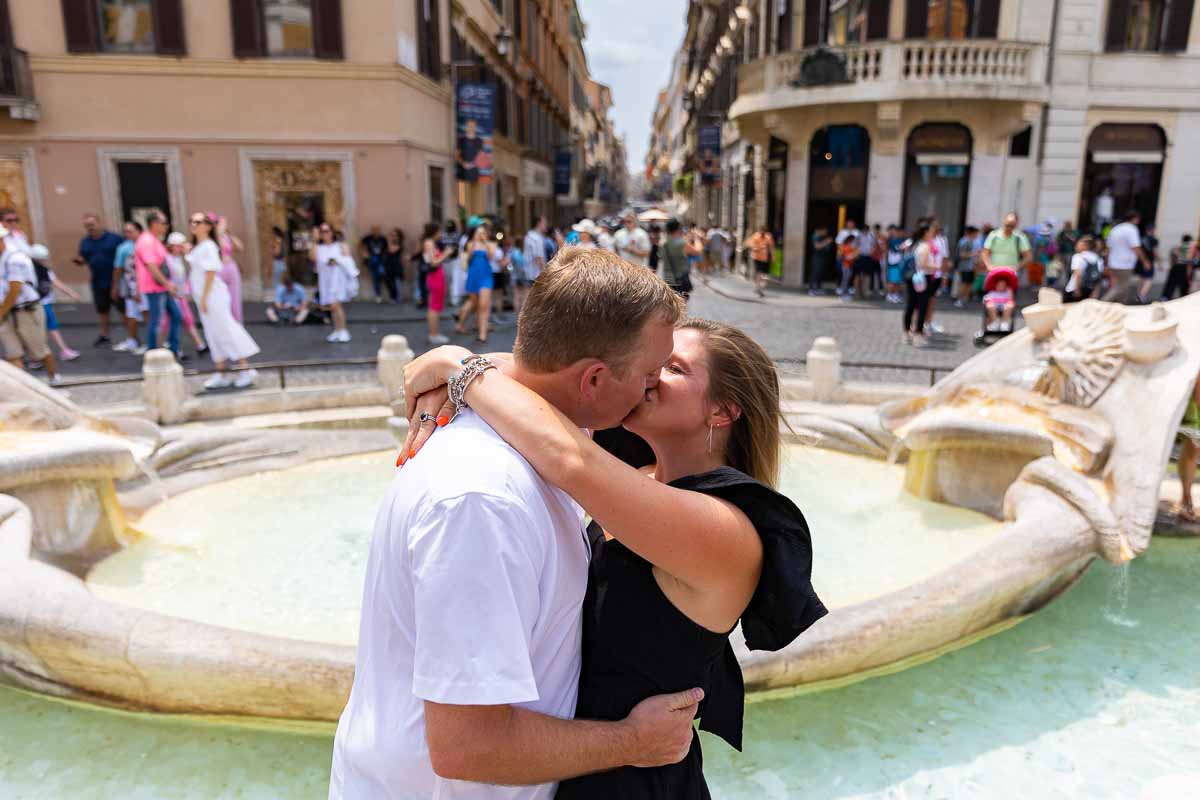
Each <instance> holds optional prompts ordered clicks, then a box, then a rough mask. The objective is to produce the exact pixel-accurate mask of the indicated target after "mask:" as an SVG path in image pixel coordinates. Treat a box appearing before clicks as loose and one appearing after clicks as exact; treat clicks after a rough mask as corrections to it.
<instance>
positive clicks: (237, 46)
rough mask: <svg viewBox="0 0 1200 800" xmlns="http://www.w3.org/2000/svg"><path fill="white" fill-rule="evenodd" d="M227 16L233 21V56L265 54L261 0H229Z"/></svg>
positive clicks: (261, 55) (265, 44)
mask: <svg viewBox="0 0 1200 800" xmlns="http://www.w3.org/2000/svg"><path fill="white" fill-rule="evenodd" d="M229 16H230V20H231V21H232V23H233V57H234V58H262V57H263V56H265V55H266V54H267V37H266V31H265V30H264V29H263V8H262V0H230V3H229Z"/></svg>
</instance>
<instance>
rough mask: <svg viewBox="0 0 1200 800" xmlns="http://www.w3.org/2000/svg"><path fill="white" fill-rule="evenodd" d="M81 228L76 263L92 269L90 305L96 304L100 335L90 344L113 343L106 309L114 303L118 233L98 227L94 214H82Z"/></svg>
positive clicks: (97, 219)
mask: <svg viewBox="0 0 1200 800" xmlns="http://www.w3.org/2000/svg"><path fill="white" fill-rule="evenodd" d="M83 229H84V231H86V232H87V233H86V235H85V236H84V237H83V238H82V239H80V240H79V255H77V256H76V257H75V263H76V264H77V265H79V266H81V267H84V266H86V267H87V268H88V270H89V271H90V272H91V274H92V275H91V285H92V305H94V306H95V308H96V316H97V317H98V319H99V320H100V335H99V336H98V337H96V341H95V342H93V343H92V346H93V347H104V346H105V345H110V344H112V339H111V338H110V334H111V332H112V328H111V322H110V320H109V316H108V315H109V311H111V310H112V305H113V299H114V295H113V285H114V284H113V281H114V280H120V278H119V277H117V278H114V275H115V270H114V261H115V259H116V255H117V248H118V247H119V246H120V244H121V241H122V239H121V237H120V236H118V235H117V234H115V233H113V232H112V231H106V230H104V228H102V227H100V218H99V217H98V216H96V215H95V214H85V215H84V217H83Z"/></svg>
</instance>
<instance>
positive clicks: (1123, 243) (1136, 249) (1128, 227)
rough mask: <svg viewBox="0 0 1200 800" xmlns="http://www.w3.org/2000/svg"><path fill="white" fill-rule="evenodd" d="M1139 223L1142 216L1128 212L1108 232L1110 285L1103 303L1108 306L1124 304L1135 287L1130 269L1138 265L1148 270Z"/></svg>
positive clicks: (1147, 260) (1148, 259)
mask: <svg viewBox="0 0 1200 800" xmlns="http://www.w3.org/2000/svg"><path fill="white" fill-rule="evenodd" d="M1141 223H1142V215H1141V214H1139V213H1138V212H1136V211H1130V212H1129V213H1128V214H1126V215H1125V219H1124V221H1123V222H1120V223H1118V224H1117V225H1114V226H1113V228H1112V230H1110V231H1109V232H1108V239H1107V240H1106V241H1107V244H1108V270H1109V275H1110V276H1111V278H1112V285H1111V286H1109V288H1108V291H1107V292H1105V294H1104V297H1102V298H1101V299H1102V300H1106V301H1108V302H1110V303H1113V302H1117V303H1124V302H1127V301H1128V300H1129V295H1130V293H1131V289H1132V288H1133V286H1134V282H1133V268H1134V267H1136V266H1137V264H1138V262H1139V261H1141V262H1142V265H1143V266H1145V267H1147V268H1148V267H1149V266H1150V258H1149V257H1148V256H1147V255H1146V250H1145V248H1144V247H1142V234H1141V232H1140V231H1139V229H1138V226H1139V225H1140V224H1141Z"/></svg>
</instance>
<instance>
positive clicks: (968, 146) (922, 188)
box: [904, 122, 989, 242]
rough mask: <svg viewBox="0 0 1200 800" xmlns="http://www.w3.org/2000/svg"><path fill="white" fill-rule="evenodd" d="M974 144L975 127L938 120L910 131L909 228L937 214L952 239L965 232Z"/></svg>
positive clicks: (906, 188)
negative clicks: (972, 131)
mask: <svg viewBox="0 0 1200 800" xmlns="http://www.w3.org/2000/svg"><path fill="white" fill-rule="evenodd" d="M972 148H973V140H972V138H971V131H969V130H968V129H967V128H966V126H964V125H959V124H957V123H941V122H936V123H928V124H925V125H918V126H917V127H916V128H913V131H912V133H910V134H909V135H908V150H907V157H906V164H907V166H906V169H905V178H904V225H905V226H906V227H907V228H908V230H910V231H911V230H912V229H913V228H914V227H915V226H916V223H917V220H918V219H920V218H922V217H932V216H936V217H937V218H938V220H939V221H940V222H941V223H942V226H943V227H944V228H945V229H946V238H947V239H948V240H949V241H951V242H954V241H957V240H958V237H959V236H961V235H962V230H963V227H964V225H965V222H966V215H967V186H968V185H969V182H970V179H971V153H972ZM988 221H989V220H979V222H981V223H983V222H988Z"/></svg>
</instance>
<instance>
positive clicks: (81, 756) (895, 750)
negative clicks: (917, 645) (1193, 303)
mask: <svg viewBox="0 0 1200 800" xmlns="http://www.w3.org/2000/svg"><path fill="white" fill-rule="evenodd" d="M1117 577H1118V576H1117V571H1116V570H1115V569H1114V568H1111V567H1109V566H1108V565H1107V564H1104V563H1098V564H1096V565H1095V566H1094V567H1093V568H1092V569H1091V570H1090V571H1089V572H1088V574H1087V575H1086V576H1085V577H1084V579H1083V581H1082V582H1081V583H1080V584H1079V585H1078V586H1077V587H1076V588H1074V589H1072V590H1071V591H1070V592H1069V593H1068V594H1067V595H1066V596H1065V597H1063V598H1061V599H1060V600H1058V601H1057V602H1055V603H1054V604H1052V605H1051V606H1049V607H1048V608H1046V609H1044V610H1042V611H1040V612H1039V613H1038V614H1036V615H1035V616H1034V617H1032V618H1031V619H1029V620H1028V621H1026V622H1024V623H1023V624H1021V625H1019V626H1017V627H1015V628H1012V629H1010V630H1007V631H1005V632H1003V633H1001V634H998V635H996V636H994V637H991V638H989V639H986V640H984V641H982V642H979V643H977V644H975V645H972V646H970V647H967V648H964V649H962V650H959V651H957V652H954V653H951V654H949V655H946V656H944V657H942V658H940V659H938V660H936V661H934V662H931V663H928V664H925V665H922V666H919V667H915V668H913V669H911V670H908V671H906V672H903V673H899V674H897V675H891V676H888V677H884V678H875V679H872V680H869V681H865V682H863V683H859V684H856V685H854V686H850V687H848V688H844V689H839V690H831V691H827V692H820V693H816V694H807V695H801V696H797V697H793V698H791V699H786V700H771V701H764V702H757V703H751V704H750V705H749V706H748V707H747V713H746V742H745V752H744V753H743V754H740V755H739V754H737V753H735V752H734V751H732V750H730V749H729V748H728V747H726V746H725V745H724V744H723V743H722V742H720V741H719V740H716V739H713V738H711V737H707V736H706V737H705V743H704V744H705V764H706V772H707V774H708V776H709V781H710V783H711V785H712V788H713V794H714V796H715V797H717V798H754V800H763V798H767V799H768V800H772V799H773V798H840V797H856V798H876V797H877V798H915V797H923V798H924V797H927V798H960V797H971V798H1004V799H1005V800H1008V798H1012V797H1023V798H1040V797H1131V798H1135V797H1138V795H1139V793H1140V792H1141V791H1142V790H1143V789H1144V788H1145V787H1146V786H1147V785H1149V784H1150V783H1152V782H1153V781H1156V780H1161V779H1163V778H1164V777H1166V776H1169V775H1179V774H1184V773H1187V772H1189V771H1191V772H1200V735H1198V733H1200V729H1198V725H1197V720H1200V625H1195V624H1192V621H1193V620H1194V619H1195V618H1196V616H1197V614H1200V593H1198V592H1197V587H1200V547H1197V545H1196V543H1195V542H1189V541H1179V540H1156V541H1155V542H1154V544H1153V546H1152V547H1151V549H1150V551H1149V553H1148V554H1147V555H1146V556H1145V557H1143V558H1142V559H1139V560H1138V561H1135V562H1134V563H1133V564H1132V565H1131V567H1130V573H1129V581H1130V592H1129V600H1128V606H1127V607H1126V608H1124V609H1123V610H1121V614H1120V615H1119V618H1120V619H1121V620H1122V624H1118V623H1115V622H1112V621H1110V620H1109V618H1108V617H1109V615H1106V613H1105V612H1106V610H1110V611H1111V610H1112V609H1110V608H1108V606H1109V604H1110V603H1113V602H1117V601H1116V600H1115V599H1114V598H1112V597H1111V596H1110V595H1111V591H1110V590H1111V587H1112V585H1113V582H1114V581H1115V580H1116V579H1117ZM331 736H332V734H331V733H323V734H320V735H298V734H290V733H282V732H262V731H255V730H248V729H244V728H236V727H222V726H215V725H209V724H197V723H190V722H186V721H179V720H174V719H162V718H156V717H153V716H148V715H127V714H117V713H113V712H107V711H101V710H96V709H91V708H78V707H71V706H67V705H63V704H61V703H58V702H56V701H52V700H47V699H44V698H39V697H34V696H31V695H26V694H22V693H18V692H15V691H11V690H0V797H4V798H66V797H70V798H80V799H81V800H84V799H86V798H112V797H122V798H131V799H132V798H139V799H140V798H156V799H157V798H244V799H245V800H260V799H262V800H265V799H266V798H279V797H287V798H298V799H302V798H323V797H325V794H326V782H327V779H328V771H329V762H330V754H331V748H332V739H331ZM1195 779H1196V780H1197V781H1200V776H1196V778H1195ZM1196 787H1200V783H1196V784H1193V788H1194V789H1195V788H1196ZM1161 796H1168V797H1180V798H1183V797H1196V796H1200V793H1198V791H1195V790H1194V791H1192V793H1191V794H1186V793H1172V794H1166V795H1161Z"/></svg>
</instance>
